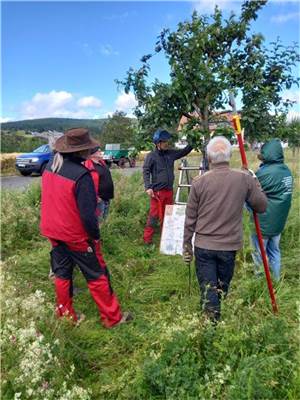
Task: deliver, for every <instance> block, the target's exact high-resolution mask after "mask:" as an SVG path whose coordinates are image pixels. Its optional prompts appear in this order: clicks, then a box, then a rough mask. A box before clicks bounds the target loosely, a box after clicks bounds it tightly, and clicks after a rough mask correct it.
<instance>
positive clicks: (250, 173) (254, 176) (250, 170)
mask: <svg viewBox="0 0 300 400" xmlns="http://www.w3.org/2000/svg"><path fill="white" fill-rule="evenodd" d="M247 171H248V174H249V175H251V176H253V178H254V179H257V176H256V175H255V172H254V171H253V170H252V169H249V168H248V170H247Z"/></svg>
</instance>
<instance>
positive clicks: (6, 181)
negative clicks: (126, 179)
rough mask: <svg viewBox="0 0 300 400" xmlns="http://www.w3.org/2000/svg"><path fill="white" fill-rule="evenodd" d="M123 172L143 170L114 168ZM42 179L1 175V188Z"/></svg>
mask: <svg viewBox="0 0 300 400" xmlns="http://www.w3.org/2000/svg"><path fill="white" fill-rule="evenodd" d="M113 170H117V171H118V172H121V173H122V174H124V175H126V176H130V175H132V174H133V173H134V172H137V171H141V170H142V168H141V167H136V168H123V169H121V168H118V169H113ZM40 180H41V177H40V176H34V175H33V176H20V175H13V176H3V177H1V189H18V190H24V189H26V188H27V187H28V186H30V185H32V184H33V183H34V182H39V181H40Z"/></svg>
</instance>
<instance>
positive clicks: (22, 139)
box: [1, 131, 48, 153]
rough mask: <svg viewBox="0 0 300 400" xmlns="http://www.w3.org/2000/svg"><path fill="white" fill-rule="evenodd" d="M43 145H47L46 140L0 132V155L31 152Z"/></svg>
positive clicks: (20, 133)
mask: <svg viewBox="0 0 300 400" xmlns="http://www.w3.org/2000/svg"><path fill="white" fill-rule="evenodd" d="M45 143H48V140H47V139H43V138H39V137H33V136H31V135H26V134H24V133H23V132H7V131H2V132H1V153H22V152H24V153H26V152H31V151H32V150H34V149H35V148H37V147H39V146H41V145H42V144H45Z"/></svg>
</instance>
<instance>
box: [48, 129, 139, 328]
mask: <svg viewBox="0 0 300 400" xmlns="http://www.w3.org/2000/svg"><path fill="white" fill-rule="evenodd" d="M97 145H98V143H97V142H95V141H94V140H93V139H92V138H91V137H90V135H89V132H88V130H87V129H83V128H75V129H71V130H69V131H67V132H66V133H65V134H64V135H63V136H62V137H60V138H59V139H58V140H57V141H56V143H55V150H56V154H55V156H54V158H53V160H52V161H50V162H49V163H48V165H47V167H46V170H45V172H44V174H43V176H42V202H41V234H42V235H43V236H45V237H47V238H48V239H49V240H50V242H51V244H52V246H53V247H52V250H51V253H50V254H51V267H52V271H53V273H54V274H55V289H56V303H57V307H56V312H57V315H58V317H62V316H67V317H69V318H72V319H73V321H74V322H77V321H78V315H77V314H76V312H75V310H74V308H73V304H72V294H73V293H72V275H73V268H74V266H75V265H77V266H78V267H79V268H80V270H81V272H82V273H83V275H84V277H85V279H86V280H87V284H88V288H89V291H90V293H91V295H92V297H93V299H94V301H95V303H96V305H97V307H98V309H99V313H100V316H101V320H102V324H103V325H104V326H105V327H106V328H110V327H112V326H115V325H117V324H120V323H122V322H127V321H128V320H130V319H132V317H131V314H130V313H124V314H122V313H121V310H120V306H119V302H118V299H117V297H116V295H115V294H114V292H113V290H112V287H111V285H110V279H109V272H108V269H107V267H106V264H105V261H104V259H103V256H102V252H101V245H100V242H99V239H100V231H99V226H98V221H97V217H96V213H95V211H96V206H97V198H96V192H95V188H94V184H93V180H92V177H91V175H90V173H89V170H88V169H87V168H85V167H84V166H83V165H82V163H83V162H84V161H85V159H86V158H87V157H88V155H89V152H90V149H92V148H94V147H95V146H97Z"/></svg>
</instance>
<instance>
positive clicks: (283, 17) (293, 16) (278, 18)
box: [271, 12, 300, 24]
mask: <svg viewBox="0 0 300 400" xmlns="http://www.w3.org/2000/svg"><path fill="white" fill-rule="evenodd" d="M299 18H300V12H293V13H287V14H279V15H274V16H273V17H272V18H271V21H272V22H277V23H279V24H280V23H285V22H287V21H291V20H299Z"/></svg>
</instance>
